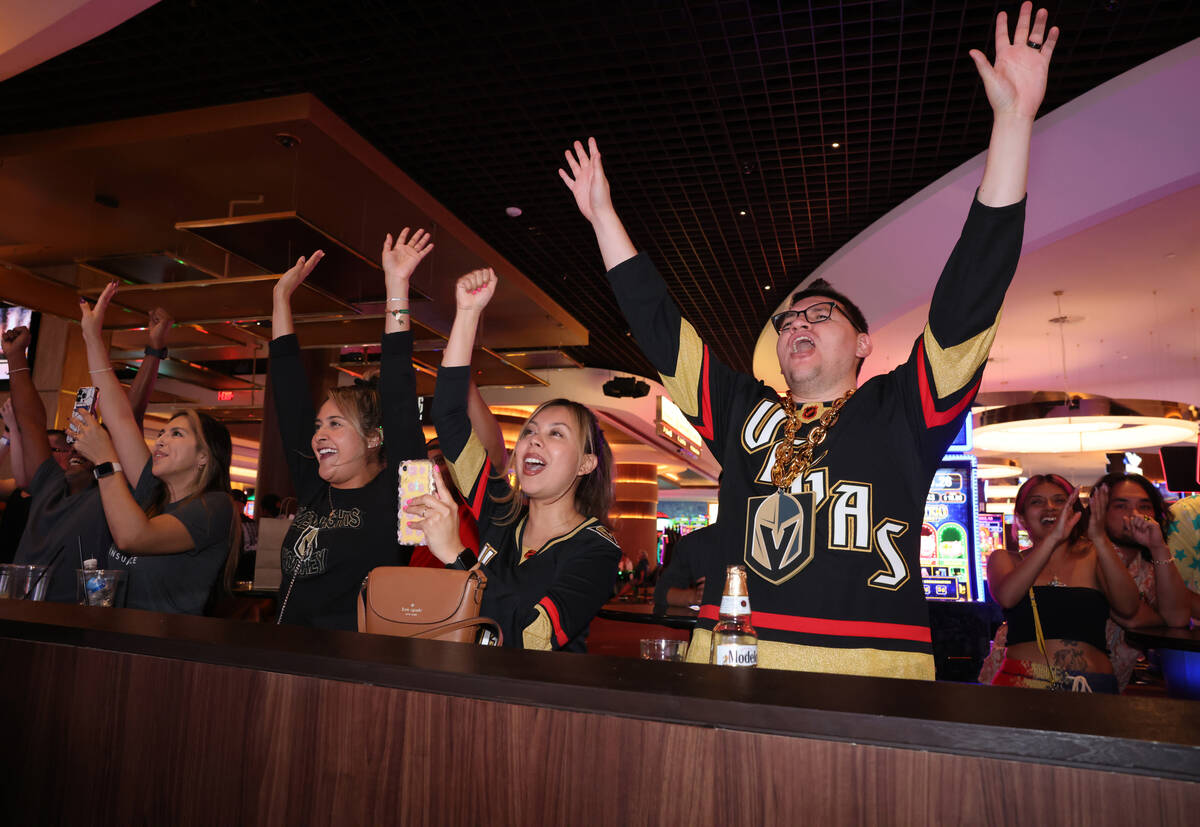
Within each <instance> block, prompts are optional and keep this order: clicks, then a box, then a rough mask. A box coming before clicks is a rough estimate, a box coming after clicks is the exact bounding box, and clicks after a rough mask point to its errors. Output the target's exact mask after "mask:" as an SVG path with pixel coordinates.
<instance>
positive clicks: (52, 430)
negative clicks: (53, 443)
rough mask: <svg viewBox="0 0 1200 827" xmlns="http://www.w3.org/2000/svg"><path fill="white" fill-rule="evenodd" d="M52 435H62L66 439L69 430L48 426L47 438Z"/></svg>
mask: <svg viewBox="0 0 1200 827" xmlns="http://www.w3.org/2000/svg"><path fill="white" fill-rule="evenodd" d="M52 436H60V437H62V438H63V439H66V438H67V432H66V431H64V430H63V429H62V428H47V429H46V438H47V439H49V438H50V437H52Z"/></svg>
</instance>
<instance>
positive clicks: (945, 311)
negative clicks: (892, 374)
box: [896, 199, 1025, 461]
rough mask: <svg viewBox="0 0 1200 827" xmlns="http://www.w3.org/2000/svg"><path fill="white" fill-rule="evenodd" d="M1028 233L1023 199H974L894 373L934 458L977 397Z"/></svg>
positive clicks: (914, 427) (912, 422) (919, 440)
mask: <svg viewBox="0 0 1200 827" xmlns="http://www.w3.org/2000/svg"><path fill="white" fill-rule="evenodd" d="M1024 229H1025V201H1024V200H1022V201H1020V202H1018V203H1016V204H1011V205H1009V206H1006V207H986V206H984V205H983V204H980V203H979V201H978V200H977V199H975V200H973V201H972V204H971V209H970V212H969V213H968V214H967V220H966V222H965V223H964V225H963V229H962V234H961V235H960V236H959V239H958V243H957V244H955V246H954V250H953V251H952V252H951V253H950V257H949V259H948V260H947V261H946V266H945V267H944V268H943V269H942V274H941V276H940V277H939V279H938V283H937V286H936V287H935V288H934V291H933V299H932V301H931V302H930V305H929V321H928V323H927V324H926V326H925V330H924V331H923V332H922V334H921V336H920V337H919V338H918V339H917V341H916V342H915V343H914V345H913V349H912V352H911V354H910V356H909V358H908V361H907V362H906V363H905V364H904V365H901V366H900V367H899V368H898V369H897V371H896V376H897V377H898V379H899V381H900V388H901V392H902V395H903V398H904V399H905V409H906V414H907V418H908V423H909V427H910V429H911V432H912V434H913V436H914V438H915V441H916V444H917V445H918V446H919V447H920V452H921V455H922V456H924V457H926V458H927V459H928V460H929V461H934V460H936V459H937V458H939V457H940V456H941V455H942V454H943V453H944V452H945V449H946V446H947V445H949V444H950V440H952V439H953V437H954V434H955V433H956V432H957V431H958V429H959V427H961V425H962V421H963V418H964V417H965V416H967V409H968V408H969V407H970V404H971V402H972V400H974V398H975V395H976V394H977V393H978V392H979V386H980V383H981V382H982V381H983V370H984V366H985V365H986V363H987V357H988V352H989V351H990V349H991V346H992V340H993V339H994V338H995V335H996V330H997V328H998V327H999V325H1000V308H1001V305H1002V304H1003V303H1004V294H1005V292H1006V291H1007V290H1008V286H1009V284H1010V283H1011V282H1012V278H1013V275H1014V274H1015V273H1016V270H1017V261H1018V259H1019V258H1020V255H1021V239H1022V236H1023V233H1024Z"/></svg>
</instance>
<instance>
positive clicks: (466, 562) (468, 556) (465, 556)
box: [446, 548, 479, 571]
mask: <svg viewBox="0 0 1200 827" xmlns="http://www.w3.org/2000/svg"><path fill="white" fill-rule="evenodd" d="M478 562H479V558H478V557H476V556H475V552H473V551H471V550H470V549H469V548H464V549H463V550H462V552H461V553H460V554H459V555H458V557H456V558H454V562H453V563H449V564H448V565H447V566H446V568H448V569H459V570H460V571H470V570H471V569H473V568H475V564H476V563H478Z"/></svg>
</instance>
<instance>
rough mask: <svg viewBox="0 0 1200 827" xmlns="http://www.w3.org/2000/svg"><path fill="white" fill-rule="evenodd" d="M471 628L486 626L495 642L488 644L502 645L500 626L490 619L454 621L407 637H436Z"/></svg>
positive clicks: (478, 618)
mask: <svg viewBox="0 0 1200 827" xmlns="http://www.w3.org/2000/svg"><path fill="white" fill-rule="evenodd" d="M472 626H488V627H490V628H491V629H492V631H494V632H495V633H496V642H495V643H492V644H489V645H491V646H503V645H504V630H503V629H501V628H500V624H499V623H497V622H496V621H494V620H492V619H491V618H490V617H471V618H468V619H466V620H456V621H454V622H452V623H443V624H442V625H441V626H433V627H431V628H429V629H426V630H424V631H422V632H417V633H416V634H415V635H409V637H438V636H439V635H444V634H446V633H447V632H456V631H458V630H459V629H469V628H471V627H472Z"/></svg>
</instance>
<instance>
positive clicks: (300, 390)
mask: <svg viewBox="0 0 1200 827" xmlns="http://www.w3.org/2000/svg"><path fill="white" fill-rule="evenodd" d="M270 353H271V358H270V361H269V362H268V365H267V370H268V372H269V375H270V378H271V389H272V391H273V392H274V394H275V422H276V423H277V424H278V426H279V436H280V437H281V438H282V440H283V455H284V456H285V457H286V458H287V464H288V472H289V474H290V475H291V478H292V485H293V486H294V487H295V489H296V496H297V497H298V498H299V500H300V501H301V502H305V501H306V500H309V499H311V498H312V497H314V496H315V495H316V494H317V492H318V491H319V490H320V488H321V486H322V485H324V483H323V482H322V481H321V478H320V476H319V475H318V474H317V459H316V457H314V456H313V455H312V435H313V420H314V419H316V416H317V412H316V411H314V410H313V404H312V397H310V396H309V390H308V377H307V376H306V375H305V374H304V366H303V365H302V364H301V363H300V341H299V340H298V339H297V338H296V334H294V333H289V334H288V335H286V336H280V337H279V338H278V339H272V340H271V351H270Z"/></svg>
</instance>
